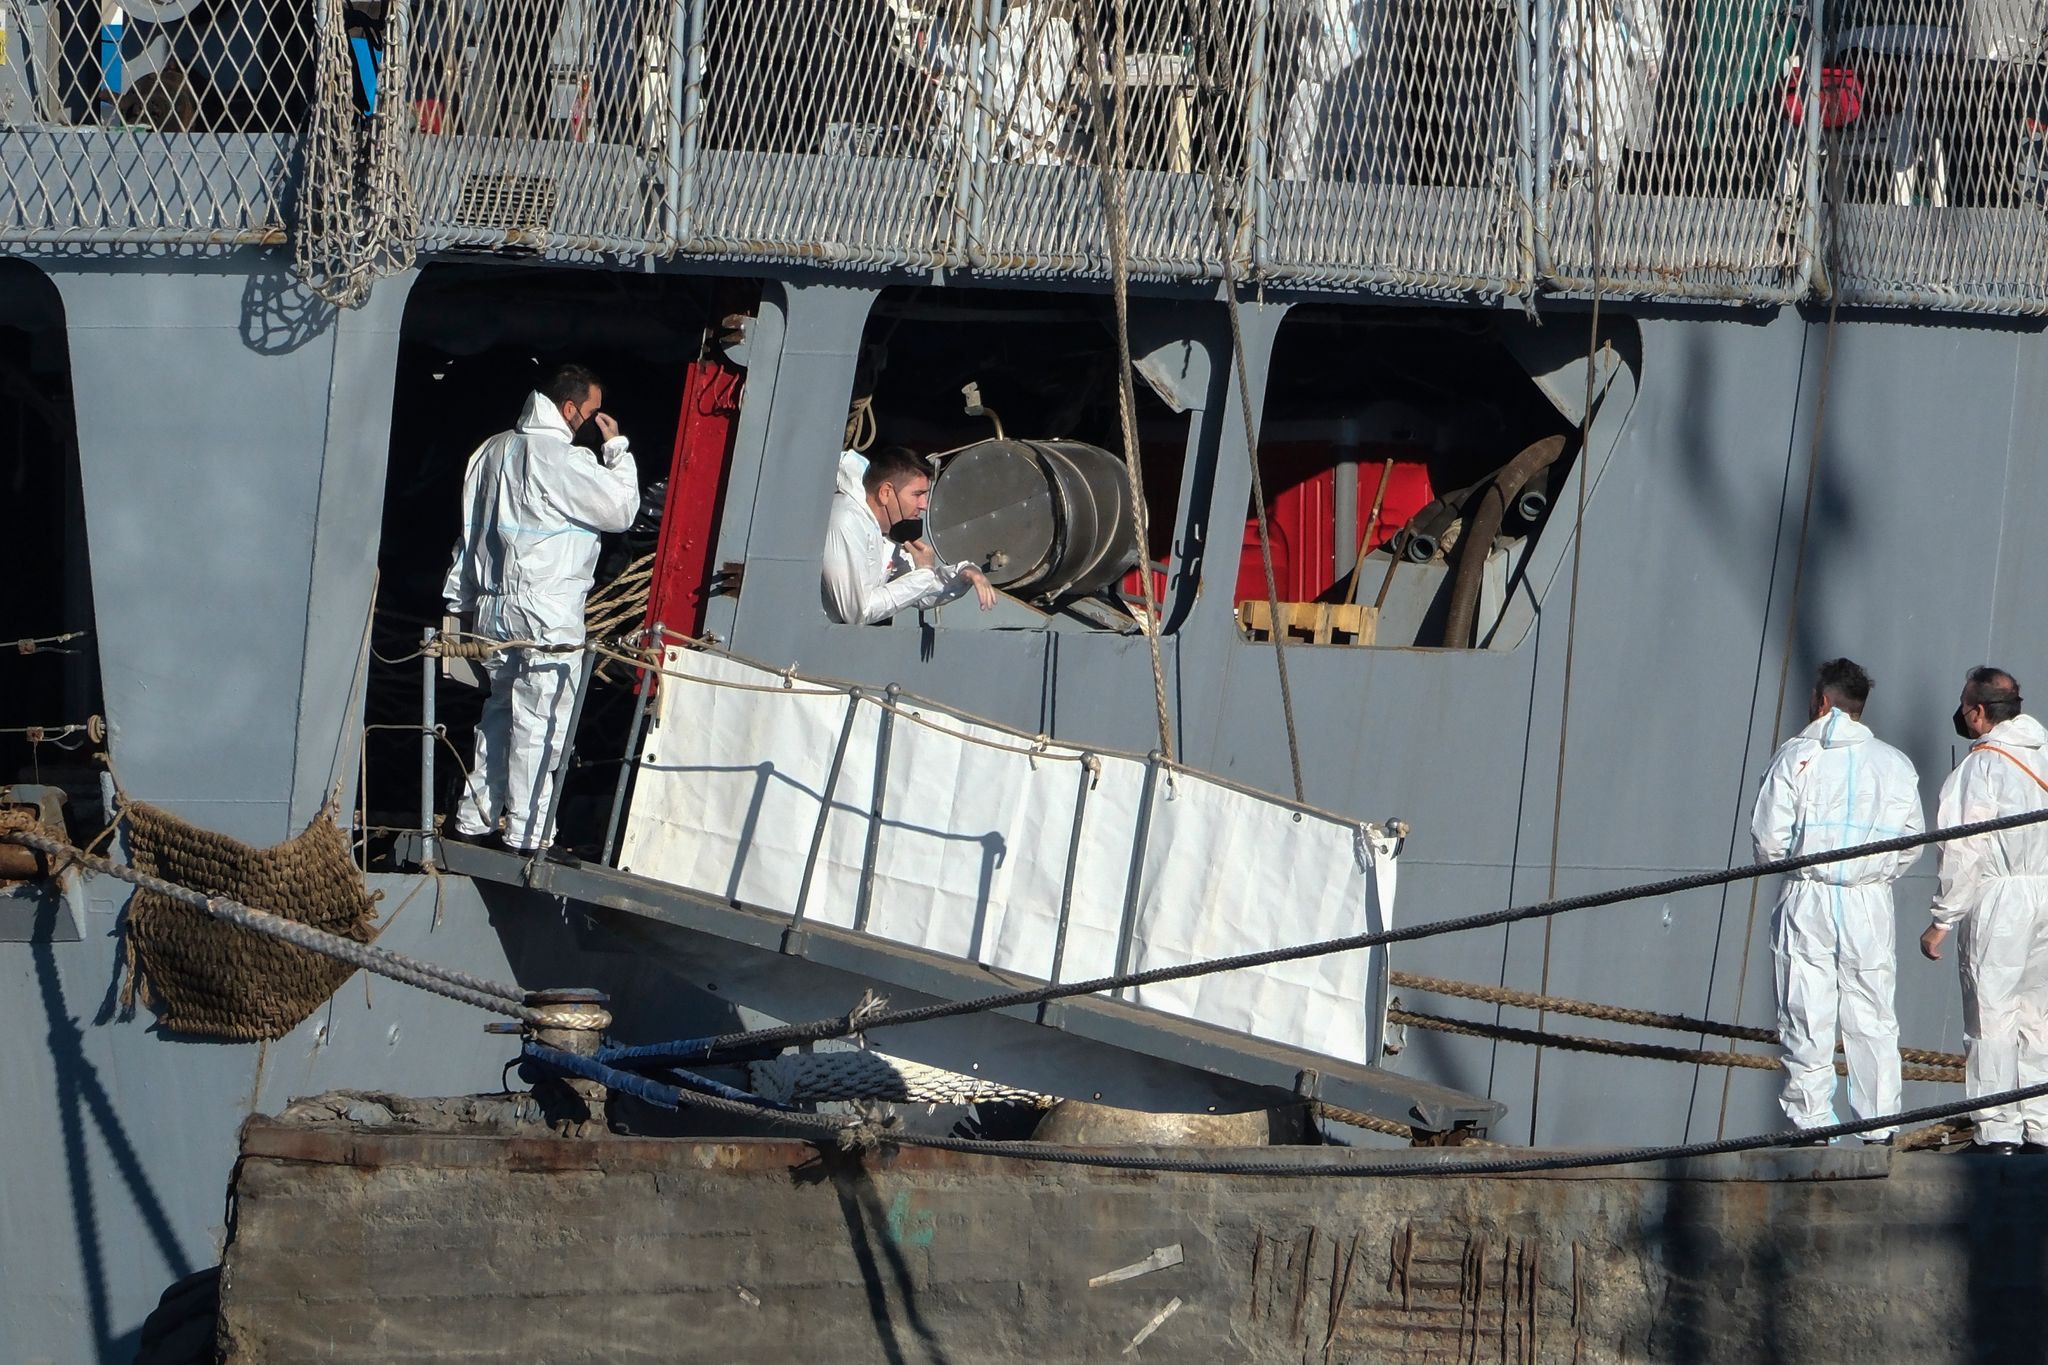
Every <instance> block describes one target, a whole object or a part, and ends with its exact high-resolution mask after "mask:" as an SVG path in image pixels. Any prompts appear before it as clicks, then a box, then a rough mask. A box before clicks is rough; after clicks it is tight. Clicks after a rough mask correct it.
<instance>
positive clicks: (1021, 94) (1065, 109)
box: [913, 0, 1081, 166]
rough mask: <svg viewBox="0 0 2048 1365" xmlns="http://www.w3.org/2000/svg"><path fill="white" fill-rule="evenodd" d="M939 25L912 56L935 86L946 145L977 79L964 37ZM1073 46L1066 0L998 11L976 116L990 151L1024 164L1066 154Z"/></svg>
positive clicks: (1076, 47)
mask: <svg viewBox="0 0 2048 1365" xmlns="http://www.w3.org/2000/svg"><path fill="white" fill-rule="evenodd" d="M967 38H968V35H967V34H965V33H961V32H955V31H953V29H951V28H950V27H949V26H947V25H946V24H944V23H940V24H935V25H934V26H933V27H932V28H931V29H930V30H929V31H927V32H925V33H923V34H922V35H921V37H920V39H919V40H918V41H917V42H916V46H915V49H914V52H913V56H914V58H915V60H916V61H917V62H918V64H919V65H921V66H923V67H924V68H925V69H926V71H927V72H928V73H929V74H930V75H931V78H932V80H933V81H934V82H936V84H937V87H938V88H937V90H936V91H935V92H934V93H933V101H934V104H935V112H936V114H937V124H938V128H939V129H940V131H941V136H942V138H943V139H944V147H945V149H946V150H948V151H950V150H951V148H952V146H953V145H954V144H953V141H952V139H953V138H954V137H955V136H957V135H958V134H960V133H962V132H964V131H965V126H964V125H965V122H966V114H967V109H968V107H969V102H968V94H969V85H970V83H972V82H976V81H979V80H980V74H979V73H978V72H977V71H976V69H975V66H974V63H973V60H972V57H971V54H970V47H969V44H968V41H967ZM1080 51H1081V46H1080V42H1079V40H1078V39H1077V38H1076V37H1075V35H1074V16H1073V11H1072V6H1071V5H1070V4H1069V3H1068V0H1017V3H1015V4H1011V5H1008V6H1006V7H1005V8H1004V10H1003V17H1002V21H1001V22H1000V23H999V24H997V25H996V27H995V31H994V32H993V33H991V34H990V35H989V39H988V44H987V48H986V54H985V56H984V58H983V60H984V61H986V62H987V64H988V83H987V86H986V93H985V94H984V95H983V99H984V100H985V103H986V108H985V110H984V117H986V118H987V120H988V122H989V125H990V127H991V129H992V133H991V137H992V138H993V142H994V146H995V147H996V148H997V155H998V156H1000V157H1001V158H1002V159H1003V160H1006V161H1014V162H1018V163H1021V164H1023V165H1027V166H1055V165H1058V164H1060V163H1061V162H1062V161H1064V160H1065V159H1066V143H1067V139H1068V137H1069V135H1070V133H1071V129H1070V128H1069V126H1068V125H1069V123H1070V122H1071V121H1072V119H1073V117H1074V116H1075V115H1076V113H1077V111H1076V110H1075V109H1074V108H1073V107H1072V106H1071V105H1070V104H1069V103H1068V97H1067V89H1068V86H1069V85H1071V84H1072V83H1073V80H1074V75H1075V72H1076V71H1077V70H1078V69H1079V58H1080Z"/></svg>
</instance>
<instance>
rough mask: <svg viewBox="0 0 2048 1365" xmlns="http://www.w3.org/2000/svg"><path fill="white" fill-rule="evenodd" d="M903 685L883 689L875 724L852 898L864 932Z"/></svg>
mask: <svg viewBox="0 0 2048 1365" xmlns="http://www.w3.org/2000/svg"><path fill="white" fill-rule="evenodd" d="M902 694H903V689H902V688H901V687H898V686H897V685H896V684H895V683H890V684H889V686H888V689H887V690H886V691H885V692H883V693H882V696H883V704H882V719H881V721H880V722H879V723H878V725H877V727H876V728H877V729H878V730H879V731H880V735H879V737H878V738H877V739H876V741H875V786H874V799H873V800H872V801H871V802H869V804H868V842H867V847H866V848H865V849H864V850H863V851H862V853H861V858H860V896H859V899H858V900H856V901H855V902H854V908H853V927H854V928H855V929H857V930H860V931H862V932H865V931H866V930H867V927H868V912H869V911H870V910H871V909H872V908H873V905H874V897H875V859H876V857H877V855H878V854H879V852H880V849H881V845H882V795H883V793H884V792H886V791H887V790H888V787H889V741H890V737H891V736H892V734H893V733H894V730H895V721H896V699H897V698H898V697H899V696H901V695H902Z"/></svg>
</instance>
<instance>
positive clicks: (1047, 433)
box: [849, 288, 1194, 632]
mask: <svg viewBox="0 0 2048 1365" xmlns="http://www.w3.org/2000/svg"><path fill="white" fill-rule="evenodd" d="M1118 364H1119V361H1118V354H1117V339H1116V315H1115V309H1114V305H1113V303H1112V301H1111V300H1110V299H1108V298H1107V297H1101V296H1095V295H1084V294H1060V293H1051V292H1030V293H1026V292H1017V291H1009V290H972V289H947V290H944V291H926V290H921V289H916V288H903V289H891V290H887V291H885V292H884V293H883V294H882V295H881V296H880V298H879V299H878V300H877V301H876V304H875V307H874V310H873V313H872V314H871V316H870V318H869V321H868V326H867V329H866V332H865V334H864V336H863V340H862V358H861V363H860V366H859V373H858V374H857V376H856V379H855V386H854V396H853V408H854V410H855V414H856V415H857V416H858V417H859V418H860V420H859V421H858V422H852V423H850V424H849V436H850V438H851V439H853V440H854V441H855V442H856V444H860V445H863V446H864V447H865V448H879V447H881V446H889V445H902V446H907V447H909V448H910V449H911V450H913V451H915V452H917V453H918V454H921V455H927V456H932V457H934V458H935V463H936V465H937V469H938V473H937V477H936V478H935V480H934V482H933V493H932V506H931V509H930V512H929V514H928V517H927V532H928V536H929V538H930V540H931V541H932V543H933V546H934V548H935V549H936V550H937V551H938V552H939V555H940V557H941V558H942V559H945V560H948V561H951V562H960V561H972V562H974V563H976V564H978V565H980V566H981V567H982V569H983V570H984V572H986V573H987V574H988V575H989V577H990V580H991V581H992V582H994V583H995V584H996V586H997V587H999V588H1001V589H1003V590H1004V594H1005V596H1004V600H1003V601H1002V602H1001V603H1000V604H999V607H998V609H997V610H995V611H992V612H988V613H983V612H979V611H977V610H975V609H974V608H973V606H972V605H971V604H969V605H968V606H965V607H961V606H957V605H955V606H949V607H947V608H946V609H945V613H944V622H945V624H946V625H947V626H967V627H978V626H984V625H986V626H992V627H996V628H1005V627H1008V628H1018V627H1021V628H1043V629H1087V630H1108V631H1118V632H1135V631H1136V630H1137V629H1138V622H1139V620H1140V619H1141V616H1142V613H1143V611H1144V606H1143V592H1142V589H1143V582H1142V580H1141V579H1140V577H1139V559H1140V554H1139V550H1138V547H1137V545H1136V540H1135V536H1134V535H1133V534H1132V526H1133V520H1132V516H1131V498H1130V494H1129V488H1128V479H1129V476H1128V474H1127V472H1126V469H1125V465H1124V463H1123V448H1124V438H1123V427H1122V422H1121V419H1120V413H1119V406H1120V397H1119V390H1118V384H1117V370H1118ZM1133 385H1134V392H1135V403H1134V407H1135V410H1136V418H1137V435H1138V448H1139V477H1140V486H1141V487H1142V489H1143V493H1144V499H1145V505H1146V509H1147V512H1148V513H1149V517H1148V521H1149V536H1148V543H1147V544H1146V546H1145V547H1144V550H1143V559H1144V560H1145V561H1146V562H1147V563H1149V564H1150V566H1151V568H1152V572H1153V582H1154V587H1153V591H1154V597H1155V601H1158V602H1160V603H1161V604H1162V606H1163V609H1164V619H1165V621H1166V629H1167V630H1169V631H1170V630H1172V629H1174V627H1175V626H1176V624H1177V622H1178V620H1179V616H1180V613H1179V612H1178V611H1177V610H1176V603H1177V602H1178V601H1179V600H1180V599H1182V598H1185V599H1186V600H1188V601H1191V600H1192V597H1193V591H1194V585H1193V584H1192V583H1179V582H1175V581H1173V580H1172V577H1171V569H1172V564H1173V560H1174V546H1175V544H1176V540H1177V538H1178V533H1177V526H1176V523H1177V520H1178V517H1179V505H1180V496H1181V482H1182V474H1183V466H1184V464H1185V462H1186V458H1187V446H1188V436H1189V431H1190V426H1191V419H1190V417H1189V414H1188V413H1186V412H1177V411H1175V410H1174V409H1173V408H1172V407H1171V406H1169V404H1168V403H1167V401H1166V400H1165V399H1164V398H1162V397H1161V396H1160V395H1159V393H1158V392H1156V391H1155V389H1154V388H1153V386H1152V385H1150V384H1148V383H1146V382H1144V381H1143V380H1141V379H1139V378H1138V377H1137V376H1136V375H1135V374H1134V375H1133ZM969 386H972V387H971V389H970V388H969ZM963 391H965V392H963ZM863 400H866V401H865V403H863ZM977 400H978V405H977Z"/></svg>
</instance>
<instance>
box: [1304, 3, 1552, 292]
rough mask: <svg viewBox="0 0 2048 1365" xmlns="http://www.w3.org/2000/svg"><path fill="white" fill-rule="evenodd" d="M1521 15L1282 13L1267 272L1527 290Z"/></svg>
mask: <svg viewBox="0 0 2048 1365" xmlns="http://www.w3.org/2000/svg"><path fill="white" fill-rule="evenodd" d="M1522 16H1523V8H1522V7H1521V6H1508V5H1501V4H1498V3H1495V0H1436V3H1431V4H1427V5H1375V4H1364V3H1359V2H1358V0H1282V3H1280V4H1278V5H1276V6H1275V8H1274V10H1273V28H1272V34H1271V38H1270V40H1269V43H1268V51H1269V53H1270V61H1269V66H1268V69H1269V71H1270V73H1271V75H1270V85H1269V87H1268V88H1269V99H1268V101H1267V110H1268V125H1267V128H1266V130H1265V131H1266V138H1267V147H1268V151H1267V155H1266V176H1267V200H1268V209H1267V213H1268V219H1269V229H1268V234H1267V235H1268V246H1267V250H1266V252H1265V259H1266V262H1267V266H1268V273H1271V274H1275V275H1280V276H1285V277H1289V278H1293V279H1299V280H1303V281H1310V282H1330V283H1354V282H1357V283H1365V282H1372V283H1380V284H1387V285H1396V286H1402V285H1407V286H1421V287H1423V288H1425V289H1434V290H1442V289H1461V290H1481V291H1485V290H1507V291H1513V292H1522V291H1526V290H1527V289H1528V287H1529V285H1530V283H1531V278H1530V269H1529V266H1528V264H1527V263H1526V256H1525V253H1524V252H1522V251H1521V250H1520V249H1519V248H1520V247H1521V244H1522V241H1523V238H1524V235H1525V232H1524V227H1525V220H1526V217H1527V211H1526V207H1525V203H1524V196H1523V194H1522V193H1521V191H1520V189H1519V187H1518V184H1517V175H1516V172H1517V152H1518V150H1519V146H1520V139H1519V138H1518V137H1517V135H1516V112H1517V110H1518V109H1519V108H1520V107H1521V102H1522V98H1523V91H1524V87H1525V79H1524V77H1525V73H1524V72H1523V71H1522V69H1521V67H1522V65H1523V63H1521V62H1519V61H1517V59H1516V54H1517V51H1518V49H1519V48H1520V41H1519V40H1520V37H1521V34H1520V31H1519V29H1520V25H1521V23H1522V22H1523V19H1522Z"/></svg>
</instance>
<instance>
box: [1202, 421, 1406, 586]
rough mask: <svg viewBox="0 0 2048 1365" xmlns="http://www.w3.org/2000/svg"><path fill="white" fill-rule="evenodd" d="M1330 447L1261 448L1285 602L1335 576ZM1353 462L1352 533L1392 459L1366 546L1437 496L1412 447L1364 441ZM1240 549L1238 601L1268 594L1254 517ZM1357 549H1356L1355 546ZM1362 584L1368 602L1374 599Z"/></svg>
mask: <svg viewBox="0 0 2048 1365" xmlns="http://www.w3.org/2000/svg"><path fill="white" fill-rule="evenodd" d="M1334 457H1335V451H1334V450H1333V449H1332V448H1331V447H1330V446H1329V445H1327V444H1324V443H1321V442H1294V443H1284V444H1283V443H1275V444H1269V445H1267V446H1265V447H1264V448H1263V449H1262V450H1261V451H1260V452H1259V474H1260V477H1261V478H1262V479H1263V480H1264V481H1265V485H1266V502H1267V505H1266V520H1267V525H1268V526H1269V527H1270V528H1271V530H1270V531H1269V533H1268V536H1269V539H1270V540H1271V541H1272V545H1273V581H1274V584H1275V585H1276V586H1277V587H1278V589H1279V596H1280V600H1281V601H1282V602H1313V601H1315V600H1317V599H1318V598H1319V597H1321V596H1323V594H1325V593H1327V592H1329V591H1330V589H1331V588H1332V587H1334V586H1335V585H1336V581H1337V500H1336V494H1337V473H1336V470H1335V469H1334V468H1333V467H1332V462H1333V459H1334ZM1353 458H1354V459H1355V460H1356V461H1357V464H1358V519H1357V521H1356V523H1355V524H1356V526H1357V527H1358V530H1357V531H1356V532H1355V534H1357V535H1361V536H1362V535H1364V534H1365V523H1366V521H1367V520H1368V518H1370V517H1371V515H1372V501H1373V497H1374V495H1375V494H1376V493H1378V492H1379V486H1380V472H1381V471H1382V470H1383V469H1384V468H1385V467H1386V462H1387V461H1388V460H1389V459H1391V460H1393V461H1394V472H1393V475H1392V477H1390V478H1389V479H1388V480H1387V499H1386V502H1385V504H1384V505H1383V506H1382V507H1381V509H1380V520H1379V525H1378V528H1377V529H1376V530H1375V531H1374V532H1373V535H1372V541H1371V543H1370V544H1368V545H1367V546H1366V547H1365V548H1366V549H1367V550H1374V549H1378V548H1379V547H1380V546H1382V545H1384V544H1386V543H1387V541H1388V539H1389V538H1391V537H1392V536H1393V534H1394V532H1396V531H1398V530H1400V529H1401V528H1402V527H1403V526H1406V525H1407V524H1408V519H1409V518H1410V517H1413V516H1414V515H1415V514H1416V513H1417V512H1420V511H1421V510H1422V509H1423V508H1424V507H1426V506H1428V505H1429V502H1430V500H1431V499H1432V498H1434V497H1435V496H1436V493H1435V491H1434V490H1433V489H1432V488H1431V487H1430V481H1429V466H1428V465H1427V464H1426V463H1424V460H1423V452H1422V451H1420V450H1417V449H1416V448H1414V447H1412V446H1396V445H1388V446H1376V445H1366V446H1361V447H1359V449H1358V450H1357V452H1356V454H1355V455H1354V456H1353ZM1243 544H1244V548H1243V552H1242V553H1241V554H1240V556H1239V558H1238V562H1237V596H1236V598H1235V599H1233V600H1235V601H1238V602H1252V601H1258V602H1263V601H1265V600H1266V573H1265V569H1264V567H1263V566H1262V565H1261V564H1260V563H1259V522H1258V518H1257V517H1254V516H1250V515H1247V516H1246V517H1245V521H1244V542H1243ZM1354 548H1355V547H1354ZM1371 592H1372V590H1365V600H1366V601H1367V602H1368V603H1369V602H1371V600H1372V596H1371Z"/></svg>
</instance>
